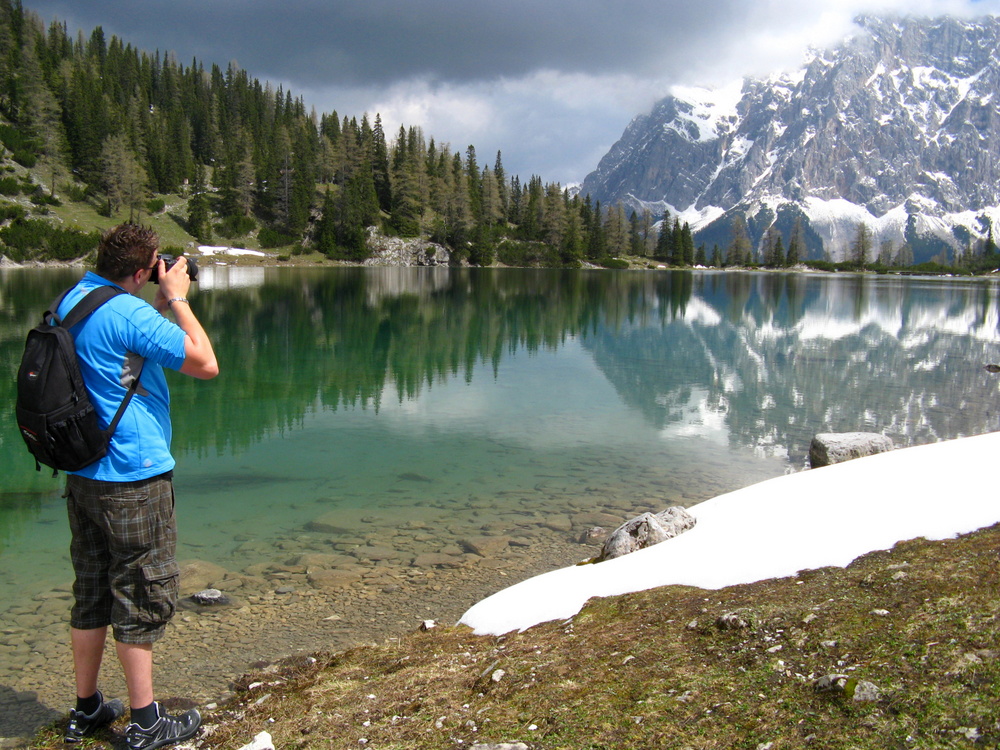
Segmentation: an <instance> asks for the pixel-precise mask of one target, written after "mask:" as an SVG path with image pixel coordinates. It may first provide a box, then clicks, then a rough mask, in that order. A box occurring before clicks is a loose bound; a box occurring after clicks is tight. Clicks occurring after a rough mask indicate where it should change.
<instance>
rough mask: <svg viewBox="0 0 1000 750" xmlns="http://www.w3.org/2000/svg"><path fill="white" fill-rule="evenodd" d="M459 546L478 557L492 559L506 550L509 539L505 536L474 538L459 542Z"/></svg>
mask: <svg viewBox="0 0 1000 750" xmlns="http://www.w3.org/2000/svg"><path fill="white" fill-rule="evenodd" d="M459 544H460V545H461V546H462V547H463V548H464V549H466V550H468V551H469V552H474V553H475V554H477V555H479V556H480V557H494V556H496V555H499V554H500V553H501V552H503V551H504V550H505V549H507V545H508V544H510V538H509V537H506V536H474V537H466V538H465V539H462V540H460V541H459Z"/></svg>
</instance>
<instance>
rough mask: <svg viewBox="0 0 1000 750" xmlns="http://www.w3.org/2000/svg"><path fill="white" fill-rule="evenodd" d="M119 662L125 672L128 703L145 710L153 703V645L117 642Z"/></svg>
mask: <svg viewBox="0 0 1000 750" xmlns="http://www.w3.org/2000/svg"><path fill="white" fill-rule="evenodd" d="M115 648H116V649H117V651H118V661H120V662H121V663H122V670H123V671H124V672H125V684H126V685H127V686H128V702H129V705H130V706H131V707H132V708H143V707H145V706H148V705H149V704H150V703H152V702H153V644H152V643H121V642H120V641H116V642H115Z"/></svg>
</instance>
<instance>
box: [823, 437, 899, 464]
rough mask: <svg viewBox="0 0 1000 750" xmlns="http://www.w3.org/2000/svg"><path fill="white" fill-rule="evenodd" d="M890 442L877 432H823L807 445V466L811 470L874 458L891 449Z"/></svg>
mask: <svg viewBox="0 0 1000 750" xmlns="http://www.w3.org/2000/svg"><path fill="white" fill-rule="evenodd" d="M893 447H894V446H893V444H892V440H890V439H889V438H888V437H886V436H885V435H882V434H880V433H878V432H824V433H820V434H819V435H816V436H815V437H814V438H813V439H812V443H810V444H809V466H811V467H812V468H813V469H816V468H819V467H820V466H829V465H830V464H839V463H841V462H843V461H850V460H851V459H852V458H861V457H862V456H874V455H875V454H876V453H885V452H886V451H891V450H892V449H893Z"/></svg>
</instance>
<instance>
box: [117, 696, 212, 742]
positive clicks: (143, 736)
mask: <svg viewBox="0 0 1000 750" xmlns="http://www.w3.org/2000/svg"><path fill="white" fill-rule="evenodd" d="M156 709H157V711H158V712H159V711H162V709H161V708H160V706H159V704H157V707H156ZM200 726H201V714H200V713H198V709H197V708H192V709H191V710H190V711H185V712H184V713H182V714H181V715H180V716H170V715H169V714H165V713H161V714H160V718H158V719H157V720H156V723H155V724H153V726H151V727H150V728H149V729H143V728H142V727H140V726H139V725H138V724H135V723H132V724H129V725H128V727H127V728H126V729H125V742H126V744H127V745H128V746H129V748H130V750H154V748H157V747H163V746H164V745H173V744H174V743H176V742H183V741H184V740H186V739H190V738H191V737H194V735H195V734H196V733H197V731H198V728H199V727H200Z"/></svg>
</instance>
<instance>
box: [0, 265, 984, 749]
mask: <svg viewBox="0 0 1000 750" xmlns="http://www.w3.org/2000/svg"><path fill="white" fill-rule="evenodd" d="M79 275H80V271H78V270H66V269H62V270H56V269H0V349H2V352H3V356H2V359H0V366H2V367H3V369H4V377H3V378H2V379H0V415H2V417H3V419H2V420H0V467H2V470H0V703H2V701H3V690H4V686H9V687H10V688H11V689H12V690H14V691H15V692H16V691H18V690H24V689H25V687H24V685H26V684H29V683H27V682H25V680H26V678H25V677H23V676H14V675H15V674H16V673H17V672H18V670H19V669H21V668H22V667H23V666H24V664H25V659H26V658H27V659H29V660H31V659H34V660H35V661H34V662H33V663H35V664H36V665H42V664H48V662H46V661H45V659H49V658H52V657H50V656H48V654H49V649H51V648H54V646H51V645H49V641H51V642H53V643H59V642H60V640H61V639H64V638H65V617H64V615H63V614H62V613H63V612H64V610H65V607H66V606H67V596H68V594H67V591H68V589H67V587H68V584H69V582H70V571H69V562H68V554H67V547H68V539H69V534H68V530H67V528H66V521H65V508H64V505H63V501H62V499H61V494H62V485H63V479H62V477H59V478H57V479H53V478H52V477H51V475H50V474H51V473H50V472H49V471H46V470H43V471H42V472H40V473H39V472H36V471H35V469H34V463H33V460H32V459H31V458H30V456H29V455H28V453H27V451H26V449H25V448H24V446H23V444H22V442H21V440H20V437H19V436H18V434H17V431H16V427H15V424H14V416H13V414H14V408H13V402H14V398H15V394H14V379H15V375H16V369H17V363H18V361H19V358H20V352H21V349H22V347H23V342H24V336H25V334H26V332H27V330H28V329H29V328H30V327H31V326H32V325H34V324H35V322H36V320H37V319H38V318H39V316H40V314H41V312H42V311H43V309H44V307H45V305H46V304H48V302H49V301H50V300H52V299H53V298H54V297H55V296H56V295H57V294H58V293H59V292H60V291H61V290H62V289H64V288H65V287H67V286H68V285H70V284H71V283H73V282H74V281H75V280H76V279H77V278H78V277H79ZM998 289H1000V287H998V284H997V281H996V280H983V279H975V280H959V279H931V278H900V277H887V276H856V275H846V274H834V275H826V274H799V273H787V274H786V273H746V272H712V271H694V272H692V271H635V272H631V271H621V272H619V271H585V270H581V271H564V270H523V269H446V268H436V269H416V268H413V269H411V268H339V267H338V268H274V267H268V268H264V267H228V266H210V267H207V268H204V269H202V272H201V276H200V279H199V283H198V284H197V285H196V288H195V289H194V290H193V291H192V294H191V295H190V296H191V299H192V304H193V306H194V309H195V310H196V311H197V312H198V315H199V317H200V319H201V321H202V322H203V324H204V325H205V328H206V329H207V330H208V332H209V334H210V335H211V336H212V338H213V341H214V342H215V345H216V351H217V354H218V357H219V361H220V366H221V371H222V374H221V375H220V377H219V378H217V379H215V380H213V381H209V382H200V381H195V380H193V379H189V378H184V377H183V376H180V375H176V374H173V373H172V374H171V376H172V377H171V381H170V382H171V392H172V396H173V404H172V412H173V417H174V453H175V456H176V458H177V474H176V480H175V486H176V488H177V497H178V505H177V512H178V523H179V528H180V545H179V557H180V559H181V561H182V562H184V561H185V560H194V559H197V560H199V561H202V562H203V563H206V564H211V565H217V566H220V568H222V569H225V571H226V572H227V576H228V577H229V580H230V581H231V582H232V588H233V590H234V592H235V593H237V594H239V595H242V596H243V598H244V600H245V601H254V602H256V601H265V600H267V601H270V600H269V599H267V597H271V596H273V592H274V590H276V589H281V590H284V591H292V590H295V591H297V592H299V594H304V593H312V592H313V591H316V592H321V591H323V590H324V586H326V585H327V584H330V582H331V581H333V584H332V585H333V587H334V588H335V589H336V590H337V591H341V590H350V591H353V592H354V595H355V596H356V597H360V600H364V599H365V598H366V597H368V594H367V593H366V592H365V585H366V583H370V582H377V584H378V585H379V586H380V587H381V588H380V589H379V590H380V591H381V590H389V591H390V592H394V593H395V594H396V595H397V596H405V594H406V592H407V591H408V590H409V588H408V587H412V586H416V585H418V584H419V585H423V584H425V583H426V581H425V580H424V573H425V572H426V571H432V572H433V571H438V573H439V574H440V575H443V576H445V578H444V579H443V580H445V581H450V580H451V579H449V578H447V575H448V571H457V573H454V575H455V576H456V578H455V580H456V583H454V585H452V584H447V583H446V584H444V585H442V584H441V583H438V584H436V585H437V589H433V587H431V588H432V589H433V590H435V591H436V596H437V598H438V600H441V601H444V600H448V599H449V597H451V599H452V600H453V601H451V605H452V606H453V608H455V611H457V612H459V613H460V612H461V611H462V610H463V609H464V608H465V607H466V606H468V605H470V604H471V603H472V602H471V601H467V600H462V597H465V596H469V595H470V591H469V590H466V589H461V588H460V587H458V583H457V581H458V577H460V576H461V575H467V574H469V575H471V574H470V573H469V571H475V575H473V576H472V577H473V578H475V576H479V578H478V579H477V580H478V581H479V583H478V585H479V587H480V588H479V589H476V592H479V591H482V592H486V593H488V591H490V590H496V589H497V588H499V587H501V586H502V585H503V583H504V579H503V578H501V577H499V576H500V575H501V574H502V575H505V576H507V577H508V580H507V581H506V582H507V583H510V582H513V581H512V580H511V579H514V578H516V577H517V576H518V575H522V574H529V573H531V572H537V571H538V570H539V569H545V568H546V567H552V566H554V565H559V564H566V562H567V559H571V558H573V557H574V556H577V557H578V558H584V557H588V556H590V555H592V554H594V549H595V548H594V547H593V546H592V545H590V546H588V545H585V544H581V543H580V541H579V540H580V538H581V536H582V535H586V533H587V531H588V529H589V528H590V527H592V526H603V527H608V526H613V524H614V523H616V522H619V521H622V520H625V519H626V518H628V517H631V516H632V515H635V514H636V513H637V512H640V511H643V510H662V509H663V508H664V507H666V506H668V505H673V504H677V505H691V504H693V503H695V502H698V501H700V500H704V499H707V498H709V497H713V496H715V495H717V494H720V493H723V492H726V491H729V490H732V489H736V488H738V487H742V486H745V485H747V484H750V483H753V482H757V481H760V480H763V479H767V478H770V477H773V476H777V475H780V474H782V473H785V472H790V471H799V470H801V469H803V468H805V467H806V464H807V452H808V447H809V441H810V440H811V438H812V436H813V435H814V434H816V433H819V432H846V431H874V432H882V433H885V434H887V435H888V436H890V437H891V438H892V440H893V441H894V442H895V444H896V445H897V446H906V445H916V444H921V443H928V442H934V441H937V440H945V439H949V438H954V437H959V436H963V435H973V434H979V433H983V432H989V431H994V430H997V429H1000V399H998V395H1000V388H998V384H1000V376H997V375H994V374H991V373H989V372H988V371H986V370H985V369H984V365H986V364H988V363H994V362H1000V299H998ZM146 291H148V292H151V290H146ZM150 297H151V294H150ZM808 501H809V499H808V498H803V502H808ZM491 539H492V540H493V541H494V542H495V544H491V542H490V540H491ZM476 544H481V545H483V547H482V549H479V550H478V551H476V550H475V545H476ZM321 554H327V555H328V556H327V557H325V558H323V559H319V558H315V557H314V558H310V559H309V560H305V561H304V558H303V557H302V556H303V555H321ZM434 556H437V557H434ZM517 560H523V561H524V562H523V565H520V567H518V564H515V561H517ZM529 563H530V564H529ZM508 565H512V566H513V567H510V568H508V567H506V566H508ZM310 567H311V568H313V569H315V568H316V567H322V568H324V569H325V570H326V571H327V572H330V571H333V573H335V574H336V575H334V576H333V577H332V578H330V577H329V576H328V577H327V578H326V579H325V580H324V579H322V576H319V575H316V574H315V572H313V573H310V572H308V569H310ZM337 575H340V576H341V577H340V578H337ZM441 580H442V579H441V578H440V577H439V578H438V581H441ZM386 581H391V583H390V584H386V583H385V582H386ZM369 588H370V587H369ZM372 606H373V607H375V606H383V607H384V606H385V605H374V604H373V605H372ZM442 606H443V605H442ZM384 611H386V610H385V609H383V610H378V609H373V610H372V615H371V617H369V618H368V619H369V620H371V621H376V620H378V619H379V618H378V616H377V614H378V612H384ZM449 611H450V610H449ZM345 617H346V615H345ZM338 619H339V616H338ZM384 619H386V621H387V624H386V628H388V629H389V630H391V629H392V627H393V626H396V627H398V626H399V625H401V624H402V621H399V622H398V623H397V620H396V619H393V618H392V617H391V616H387V617H386V618H384ZM26 623H28V624H27V625H26ZM46 628H48V629H47V630H46ZM28 632H30V633H32V637H31V639H29V640H32V643H31V645H30V648H27V650H26V648H25V645H24V641H25V639H28V636H27V635H26V633H28ZM38 632H42V633H43V636H42V637H44V638H45V639H47V640H46V642H45V644H44V647H43V645H40V644H39V643H38V642H36V640H35V639H37V638H38V637H40V636H38V635H37V633H38ZM26 654H27V656H26ZM39 654H41V655H40V656H39ZM60 658H64V657H60ZM66 678H68V675H63V676H62V679H63V683H65V684H69V685H71V683H70V682H69V681H68V679H66ZM0 713H3V711H2V709H0ZM2 732H3V727H2V726H0V735H2Z"/></svg>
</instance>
